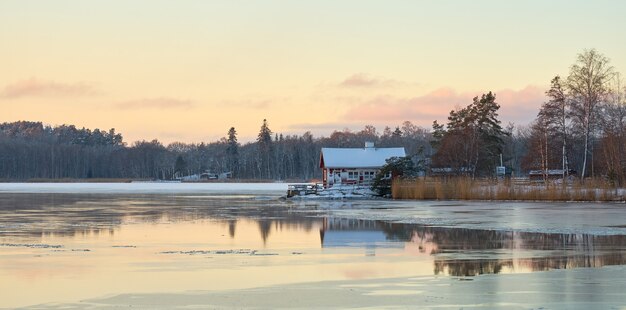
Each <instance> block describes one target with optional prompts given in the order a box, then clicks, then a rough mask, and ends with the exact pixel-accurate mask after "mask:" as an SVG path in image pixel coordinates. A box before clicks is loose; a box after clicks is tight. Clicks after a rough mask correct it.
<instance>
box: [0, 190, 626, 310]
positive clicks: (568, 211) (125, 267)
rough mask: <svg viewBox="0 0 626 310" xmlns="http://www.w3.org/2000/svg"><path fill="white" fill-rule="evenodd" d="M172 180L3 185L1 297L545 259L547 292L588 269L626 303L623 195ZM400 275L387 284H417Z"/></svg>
mask: <svg viewBox="0 0 626 310" xmlns="http://www.w3.org/2000/svg"><path fill="white" fill-rule="evenodd" d="M133 186H134V189H133ZM175 186H176V188H175V189H172V188H170V187H167V185H164V184H158V185H154V187H152V185H149V184H147V185H146V184H143V185H141V186H138V185H132V184H129V185H126V186H124V185H107V184H103V185H89V186H88V187H81V186H80V185H79V186H76V185H72V184H65V185H55V186H49V185H41V186H37V185H19V184H18V185H15V184H12V185H6V184H5V185H0V279H2V281H0V292H1V293H0V294H1V297H2V298H0V307H20V306H32V305H39V306H40V307H42V308H55V307H63V306H64V305H66V306H67V305H73V306H77V307H85V306H87V305H89V306H94V307H96V308H97V307H98V306H103V307H104V306H106V305H108V306H111V304H106V303H101V304H99V303H98V302H96V301H97V300H100V302H102V300H107V299H106V298H109V299H111V298H113V299H115V298H116V296H122V295H124V294H126V295H128V294H131V295H132V294H134V296H135V297H134V298H138V296H162V295H163V294H166V293H167V294H171V293H184V294H188V293H189V292H196V293H198V292H211V293H216V292H218V293H219V292H230V294H232V295H229V296H237V292H243V291H244V290H247V289H253V288H264V287H277V288H280V287H283V288H284V287H297V285H303V284H307V283H340V282H339V281H352V282H350V283H351V285H356V287H359V285H365V286H367V285H374V284H372V283H371V281H387V280H388V279H396V278H408V277H417V278H420V277H422V278H423V279H437V281H459V280H479V279H483V277H484V279H492V278H494V279H500V280H499V281H503V282H505V283H506V282H507V281H509V280H508V279H515V278H513V277H514V276H512V275H515V274H524V275H526V276H525V277H530V278H525V280H524V281H530V282H533V281H537V279H539V278H538V277H542V276H543V274H550V272H551V271H554V270H560V271H561V272H566V273H567V274H570V275H571V277H566V279H568V280H565V281H563V280H559V281H556V282H555V283H554V285H556V287H554V289H555V290H556V291H558V290H564V291H567V290H568V289H571V288H570V287H572V286H580V283H581V281H580V278H578V277H577V276H576V275H578V273H579V272H585V274H590V275H591V276H589V275H587V276H586V279H587V280H589V279H588V278H589V277H591V278H592V279H591V280H589V283H590V284H588V287H587V286H584V287H583V289H585V290H586V289H587V288H588V289H589V290H591V291H592V292H593V293H594V296H597V297H598V298H599V300H601V301H608V302H609V303H608V304H602V306H607V305H609V306H616V307H618V308H619V307H620V304H622V305H624V304H626V293H624V292H626V287H624V281H621V282H620V281H617V282H616V281H615V279H614V278H612V277H617V278H621V279H623V278H625V276H626V266H625V265H626V206H625V205H623V204H590V203H554V204H546V203H497V202H472V203H464V202H433V201H420V202H415V201H411V202H407V201H386V200H375V201H285V200H280V199H279V196H280V195H282V194H283V191H282V187H283V185H275V184H271V185H249V186H248V187H247V188H246V186H242V185H236V186H234V187H232V188H229V186H228V185H219V186H214V187H211V185H202V186H197V185H194V186H191V187H185V186H184V185H183V186H181V185H179V184H177V185H175ZM203 186H205V187H203ZM160 192H161V193H160ZM607 268H610V269H607ZM606 270H610V273H606V272H605V271H606ZM587 280H585V281H587ZM424 281H425V280H424ZM510 281H511V283H513V281H515V280H510ZM418 282H419V281H418ZM377 283H378V282H377ZM446 283H447V282H446ZM446 283H443V284H446ZM450 283H454V282H450ZM405 284H406V283H405ZM413 284H415V283H413ZM418 284H419V283H418ZM346 285H347V284H346ZM463 285H469V286H470V287H471V286H474V287H476V288H478V285H479V284H478V282H476V283H469V284H463ZM598 285H601V286H603V287H605V286H606V287H609V286H610V287H611V289H609V290H607V289H602V290H599V289H597V287H596V286H598ZM405 286H406V287H404V289H402V290H398V289H395V290H391V291H389V292H391V293H390V294H393V292H395V293H396V294H400V295H406V294H411V293H417V292H418V291H420V290H418V289H414V288H413V289H412V288H411V285H408V284H406V285H405ZM414 286H415V285H414ZM559 286H560V287H559ZM319 287H322V288H323V287H324V285H321V286H319ZM319 287H318V288H319ZM492 289H493V288H492ZM519 290H520V292H519V293H522V292H523V291H524V289H519ZM496 291H497V290H496ZM389 292H388V293H389ZM420 292H421V291H420ZM434 292H436V291H434ZM620 292H621V293H620ZM370 293H372V292H371V291H370V292H369V293H368V294H364V296H365V295H367V296H370V295H371V294H370ZM374 293H375V292H374ZM146 294H147V295H146ZM151 294H152V295H151ZM316 294H321V296H319V297H320V298H324V293H323V292H317V293H316ZM537 294H540V295H541V292H538V293H537ZM545 294H548V293H547V292H546V293H545ZM603 294H609V295H606V296H604V295H603ZM489 296H491V295H489ZM489 296H487V297H484V298H483V299H485V300H482V302H483V303H485V304H487V305H490V302H492V301H493V300H490V299H492V298H491V297H489ZM214 297H215V296H214ZM544 297H545V300H547V301H549V300H550V298H549V296H544ZM215 298H217V297H215ZM572 298H574V297H572ZM576 298H578V297H576ZM580 298H582V297H580ZM113 299H111V300H113ZM574 299H575V298H574ZM129 300H130V301H129ZM155 300H157V299H155ZM378 300H384V299H380V298H379V299H378ZM542 300H543V299H542ZM118 302H119V300H118ZM162 302H164V301H162ZM409 302H411V301H409ZM460 302H463V300H461V301H460ZM121 303H122V304H124V303H129V304H132V303H133V301H132V299H127V300H124V301H123V302H121ZM473 304H475V302H474V301H473ZM176 305H179V306H182V304H176ZM277 305H278V303H276V304H268V305H266V306H267V307H273V306H277ZM389 305H390V304H381V305H378V306H382V307H384V306H389ZM491 305H492V306H493V305H497V304H491ZM575 305H576V304H575ZM596 305H597V304H596ZM170 306H172V305H170ZM223 306H237V305H236V304H229V303H227V302H225V303H224V304H223ZM238 306H253V305H250V304H243V305H242V304H239V305H238ZM287 306H289V305H287ZM294 306H295V305H294ZM330 306H331V307H332V306H338V305H337V304H335V305H330ZM343 306H347V305H343ZM405 306H406V304H405ZM172 307H173V306H172ZM457 308H458V307H457Z"/></svg>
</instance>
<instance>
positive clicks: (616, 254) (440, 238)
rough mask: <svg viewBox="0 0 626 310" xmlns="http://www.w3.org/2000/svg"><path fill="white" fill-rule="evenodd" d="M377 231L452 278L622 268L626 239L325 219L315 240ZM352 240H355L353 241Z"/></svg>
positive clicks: (624, 260) (438, 271)
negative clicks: (424, 257)
mask: <svg viewBox="0 0 626 310" xmlns="http://www.w3.org/2000/svg"><path fill="white" fill-rule="evenodd" d="M372 230H380V231H382V232H383V233H384V234H385V236H386V240H387V241H389V242H403V243H404V246H405V248H415V247H417V249H418V253H419V254H420V255H432V256H433V257H434V273H435V274H448V275H452V276H476V275H480V274H497V273H500V272H503V271H504V270H508V271H510V272H514V271H519V270H530V271H545V270H550V269H566V268H580V267H601V266H606V265H621V264H625V263H626V236H624V235H614V236H596V235H588V234H557V233H550V234H548V233H535V232H513V231H495V230H483V229H464V228H443V227H429V226H423V225H410V224H398V223H386V222H382V221H366V220H345V219H332V218H330V219H326V220H325V221H324V225H323V228H322V231H320V235H321V236H322V240H321V241H322V245H324V243H325V241H324V238H323V236H325V235H328V234H329V233H330V232H333V231H352V232H353V234H357V235H358V233H359V232H361V233H362V234H363V236H366V235H367V234H369V232H371V231H372ZM356 238H358V237H356Z"/></svg>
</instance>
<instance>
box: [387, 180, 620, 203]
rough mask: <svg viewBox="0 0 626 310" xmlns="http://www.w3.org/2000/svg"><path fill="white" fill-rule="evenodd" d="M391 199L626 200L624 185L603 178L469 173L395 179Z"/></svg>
mask: <svg viewBox="0 0 626 310" xmlns="http://www.w3.org/2000/svg"><path fill="white" fill-rule="evenodd" d="M391 189H392V191H391V192H392V197H393V198H394V199H413V200H524V201H625V200H626V197H625V193H626V189H618V188H615V187H611V186H609V185H608V184H607V183H606V182H604V181H603V180H586V181H585V183H580V182H573V183H572V184H563V183H562V184H555V183H553V182H547V183H545V184H533V183H530V182H528V181H526V182H520V181H515V182H513V181H511V180H504V181H499V182H498V181H494V180H473V179H471V178H469V177H455V178H428V177H427V178H418V179H398V180H394V182H393V183H392V187H391Z"/></svg>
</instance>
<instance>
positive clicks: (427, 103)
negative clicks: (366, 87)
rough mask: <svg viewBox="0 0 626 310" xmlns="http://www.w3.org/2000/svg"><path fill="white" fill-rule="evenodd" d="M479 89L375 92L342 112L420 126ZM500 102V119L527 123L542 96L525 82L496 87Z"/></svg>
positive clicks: (355, 118) (357, 117)
mask: <svg viewBox="0 0 626 310" xmlns="http://www.w3.org/2000/svg"><path fill="white" fill-rule="evenodd" d="M481 94H482V92H473V93H458V92H456V91H454V90H453V89H451V88H441V89H437V90H435V91H432V92H430V93H428V94H426V95H423V96H418V97H410V98H401V97H395V96H392V95H385V96H378V97H374V98H371V99H368V100H366V101H364V102H362V103H360V104H357V105H355V106H353V107H352V108H351V109H350V110H348V112H347V113H346V114H345V118H346V119H347V120H350V121H361V122H373V123H382V122H391V123H400V122H402V121H404V120H410V121H412V122H414V123H416V124H420V125H422V126H430V124H431V123H432V121H433V120H439V121H440V122H444V123H445V120H446V119H447V117H448V114H449V113H450V111H451V110H453V109H455V108H456V107H464V106H466V105H468V104H470V103H471V102H472V98H473V97H475V96H479V95H481ZM495 94H496V101H497V102H498V103H499V104H500V106H501V108H500V110H499V114H500V120H502V121H503V123H506V122H515V123H529V122H530V121H532V120H533V119H534V118H535V116H536V115H537V111H538V110H539V107H540V106H541V103H542V102H544V100H545V95H544V91H543V90H542V89H540V88H539V87H535V86H527V87H525V88H524V89H521V90H501V91H496V92H495Z"/></svg>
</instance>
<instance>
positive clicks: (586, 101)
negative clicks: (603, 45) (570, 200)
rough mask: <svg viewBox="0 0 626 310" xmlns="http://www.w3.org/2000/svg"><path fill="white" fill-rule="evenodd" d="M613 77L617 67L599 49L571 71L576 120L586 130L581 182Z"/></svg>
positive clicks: (587, 53) (585, 53)
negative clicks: (600, 111) (598, 117)
mask: <svg viewBox="0 0 626 310" xmlns="http://www.w3.org/2000/svg"><path fill="white" fill-rule="evenodd" d="M612 77H613V67H612V66H611V65H610V64H609V59H608V58H606V57H605V56H604V55H602V54H600V53H598V52H597V51H596V50H595V49H591V50H585V51H583V52H582V53H581V54H578V59H577V62H576V63H575V64H574V65H572V67H571V68H570V74H569V76H568V77H567V87H568V89H569V93H570V95H571V97H572V102H571V109H572V117H573V119H574V120H575V121H576V122H577V123H578V125H579V126H580V128H581V130H582V137H583V140H584V148H583V163H582V169H581V174H580V175H581V179H584V177H585V174H586V168H587V155H588V154H589V149H590V146H591V143H592V141H590V140H591V139H592V138H593V136H592V135H593V133H594V129H595V127H596V122H597V113H598V112H599V111H598V110H599V109H598V106H599V105H601V104H602V103H603V102H605V100H606V97H607V95H608V94H609V85H608V84H609V82H610V80H611V78H612Z"/></svg>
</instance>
